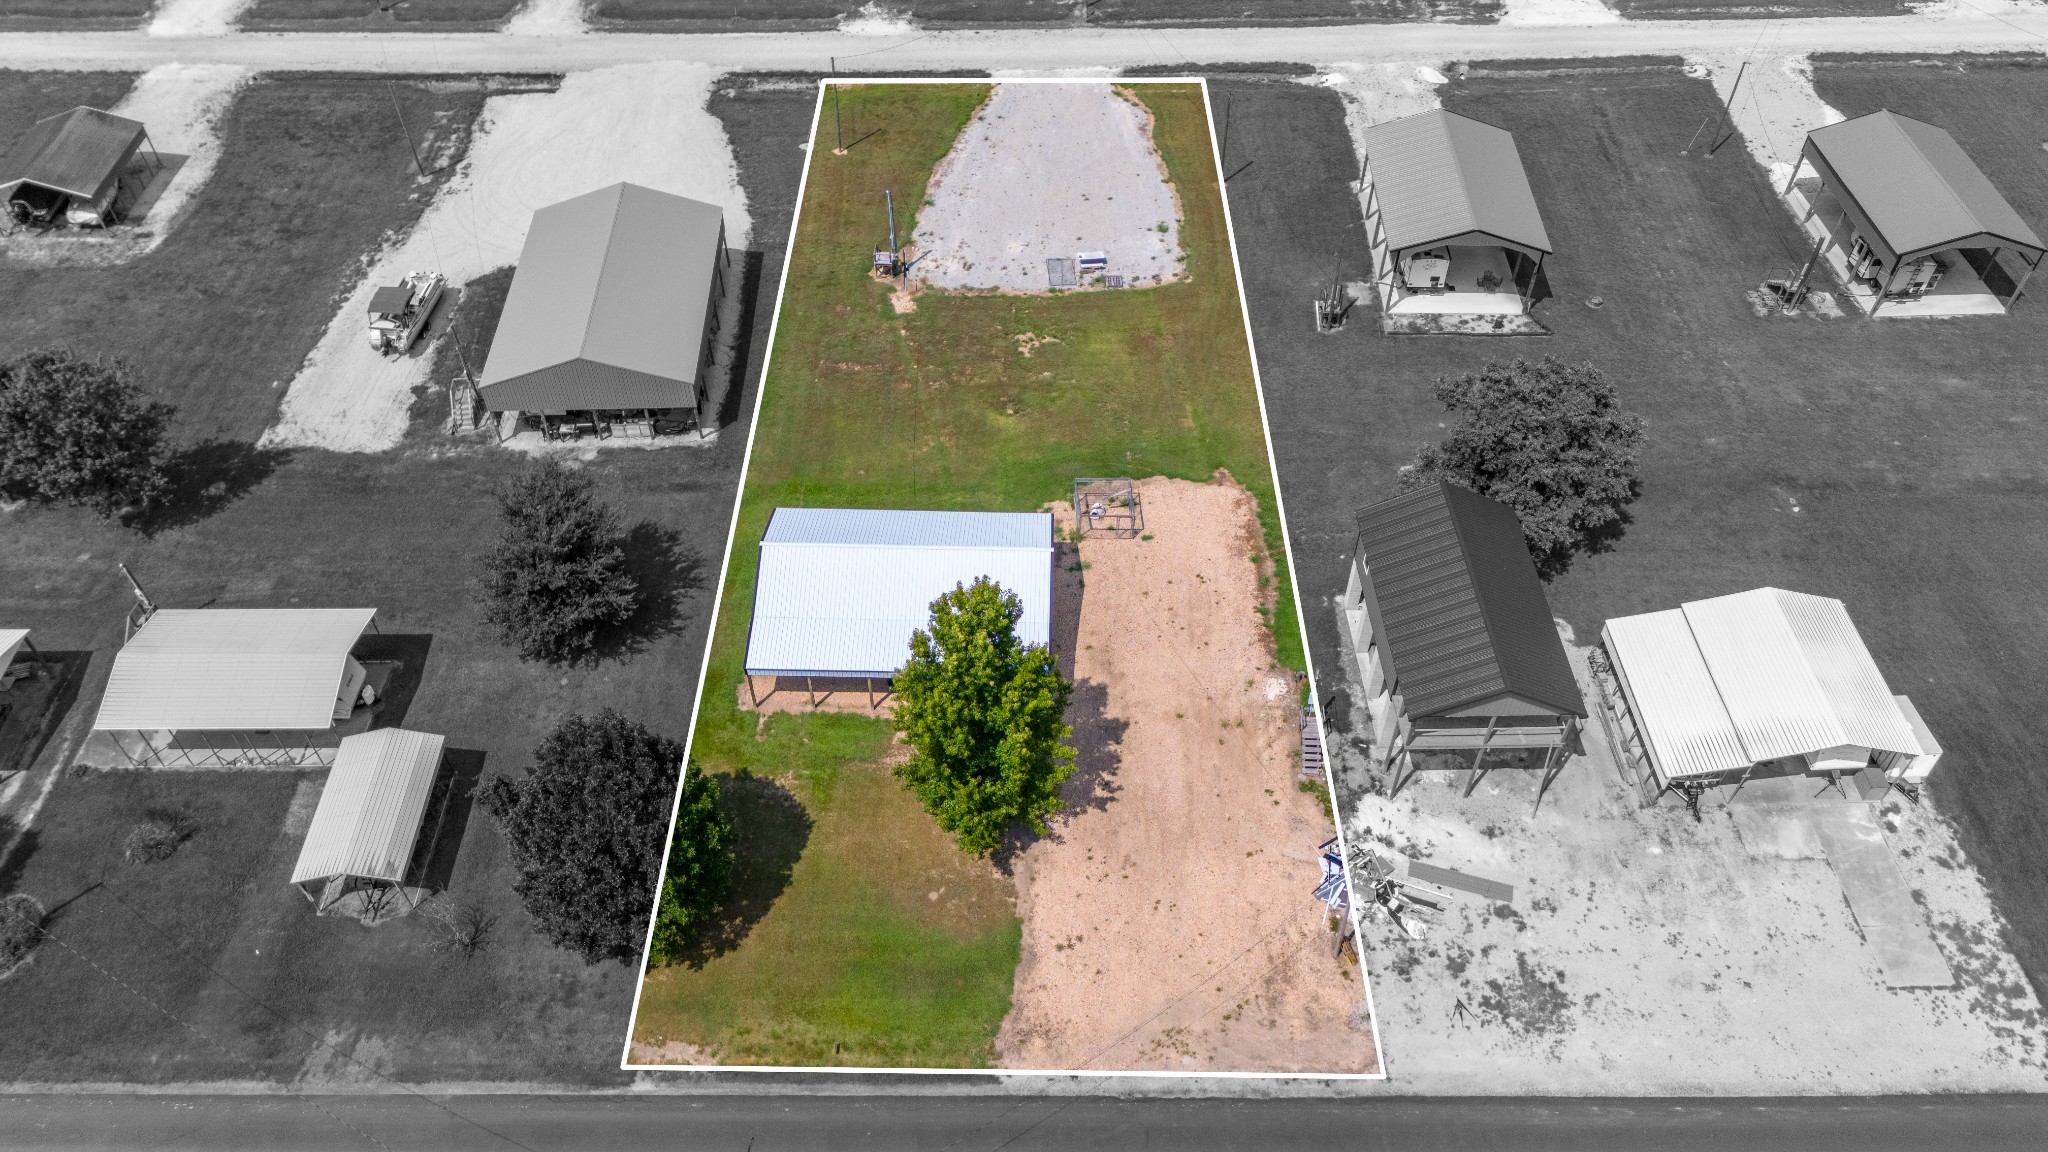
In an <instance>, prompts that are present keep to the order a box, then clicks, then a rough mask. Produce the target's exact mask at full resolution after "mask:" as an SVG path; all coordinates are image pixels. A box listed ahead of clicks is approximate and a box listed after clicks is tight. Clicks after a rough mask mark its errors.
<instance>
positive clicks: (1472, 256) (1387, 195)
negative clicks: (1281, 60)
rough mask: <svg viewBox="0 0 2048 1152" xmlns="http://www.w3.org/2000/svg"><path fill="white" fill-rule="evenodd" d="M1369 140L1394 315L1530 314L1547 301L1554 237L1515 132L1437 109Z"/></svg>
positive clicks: (1382, 259)
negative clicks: (1546, 270) (1545, 278)
mask: <svg viewBox="0 0 2048 1152" xmlns="http://www.w3.org/2000/svg"><path fill="white" fill-rule="evenodd" d="M1360 139H1361V143H1362V147H1363V148H1364V151H1365V165H1366V229H1367V237H1368V240H1369V241H1370V243H1371V245H1372V248H1373V255H1374V270H1375V277H1376V279H1377V280H1378V282H1379V287H1380V292H1381V297H1382V304H1383V305H1384V306H1385V307H1386V308H1387V310H1388V311H1390V312H1397V311H1429V312H1487V311H1513V312H1522V311H1526V310H1527V309H1528V307H1529V305H1530V304H1532V303H1534V302H1535V301H1536V300H1537V299H1538V298H1540V293H1541V291H1542V289H1541V284H1542V270H1543V260H1544V258H1545V257H1546V256H1548V255H1550V252H1551V247H1550V233H1549V232H1548V231H1547V230H1546V229H1545V228H1544V227H1543V214H1542V213H1541V212H1540V211H1539V210H1538V209H1537V207H1536V194H1535V193H1534V192H1533V191H1532V190H1531V189H1530V187H1529V177H1528V173H1527V172H1526V171H1525V170H1524V169H1523V167H1522V155H1521V152H1520V150H1519V149H1517V148H1516V147H1515V138H1514V135H1513V134H1512V133H1510V132H1508V131H1507V130H1506V129H1504V128H1496V127H1494V126H1493V125H1491V124H1486V123H1482V122H1481V121H1478V120H1474V119H1472V118H1470V117H1468V116H1460V115H1458V114H1457V113H1455V112H1446V111H1444V110H1442V109H1436V110H1434V111H1430V112H1423V113H1419V114H1417V115H1414V116H1406V117H1403V118H1401V119H1399V120H1390V121H1387V122H1386V123H1383V124H1374V125H1371V126H1370V127H1367V128H1366V129H1365V130H1364V131H1363V132H1362V133H1361V134H1360Z"/></svg>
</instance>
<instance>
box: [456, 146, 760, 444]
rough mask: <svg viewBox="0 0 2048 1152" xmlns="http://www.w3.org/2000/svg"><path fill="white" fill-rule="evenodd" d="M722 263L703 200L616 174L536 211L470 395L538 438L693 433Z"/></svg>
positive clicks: (714, 219)
mask: <svg viewBox="0 0 2048 1152" xmlns="http://www.w3.org/2000/svg"><path fill="white" fill-rule="evenodd" d="M728 262H729V257H728V255H727V253H726V249H725V217H724V213H723V212H722V211H720V209H719V208H718V206H717V205H715V204H706V203H704V202H703V201H701V200H691V199H688V198H686V197H682V196H675V195H671V194H669V193H667V192H657V191H655V190H654V189H652V188H643V187H641V186H639V185H637V184H614V185H612V186H610V187H608V188H601V189H599V190H597V191H595V192H590V193H586V194H584V195H582V196H578V197H575V198H574V199H570V200H564V201H563V202H561V203H559V204H551V205H549V206H548V207H546V208H542V209H541V210H540V211H538V212H535V213H534V214H533V223H532V226H531V227H530V228H529V229H528V230H527V233H526V245H525V247H523V248H522V249H521V250H520V253H519V268H518V271H516V272H514V273H513V275H512V286H511V288H510V289H509V290H508V291H507V292H506V295H505V309H504V312H503V313H502V314H501V316H500V317H499V320H498V328H497V333H496V335H495V336H494V337H493V338H492V342H491V352H490V356H489V358H488V359H487V361H486V362H485V364H484V369H483V376H482V377H481V380H480V382H479V385H478V388H477V395H478V397H479V398H480V399H481V400H482V402H483V405H484V407H485V408H486V409H487V410H489V411H492V412H500V413H515V414H520V415H519V416H518V417H515V423H517V422H519V421H522V420H523V421H524V422H529V423H531V424H532V425H534V426H535V427H536V428H538V430H539V431H540V433H541V434H542V435H543V436H544V437H546V438H549V439H560V438H576V437H580V436H597V437H601V438H602V437H609V436H613V435H620V436H637V437H651V436H654V435H657V434H662V433H670V432H680V431H684V430H686V429H688V428H693V427H694V428H696V429H698V430H699V431H700V432H701V431H702V429H703V424H704V420H705V418H706V415H707V414H706V413H705V411H704V405H705V403H706V401H707V399H708V395H707V385H708V379H707V375H708V372H709V370H710V368H711V363H712V352H713V349H714V348H715V346H716V339H717V336H718V331H719V320H718V307H719V303H720V301H721V300H722V299H723V298H724V295H725V291H726V284H725V277H726V272H727V264H728Z"/></svg>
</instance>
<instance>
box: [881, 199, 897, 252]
mask: <svg viewBox="0 0 2048 1152" xmlns="http://www.w3.org/2000/svg"><path fill="white" fill-rule="evenodd" d="M882 201H883V203H885V204H887V205H888V206H889V255H891V256H894V255H896V192H895V190H894V189H891V188H884V189H883V190H882Z"/></svg>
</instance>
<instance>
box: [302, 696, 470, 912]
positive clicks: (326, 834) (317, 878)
mask: <svg viewBox="0 0 2048 1152" xmlns="http://www.w3.org/2000/svg"><path fill="white" fill-rule="evenodd" d="M445 743H446V737H442V736H436V735H433V734H431V733H427V732H408V731H406V730H405V729H403V728H379V729H377V730H376V731H373V732H359V733H357V734H356V735H354V736H350V737H348V738H346V739H344V740H343V741H342V742H341V748H340V750H339V751H338V752H337V753H336V755H335V759H334V768H333V770H332V771H330V772H329V773H328V774H327V784H326V787H325V788H323V789H322V790H321V792H320V804H319V807H317V808H315V809H314V811H313V822H312V823H311V824H310V825H309V826H308V827H307V829H306V842H305V844H304V845H303V846H302V847H301V848H300V849H299V862H298V865H297V866H296V867H294V868H293V869H292V883H294V884H297V885H300V887H301V890H302V891H305V890H306V886H307V885H315V884H318V885H325V884H326V883H327V882H328V881H330V880H334V879H361V880H371V881H378V882H382V883H387V884H402V883H404V881H405V874H406V869H407V868H408V867H409V866H410V865H411V862H412V853H413V847H414V845H415V843H416V842H417V841H418V839H419V833H420V821H421V819H422V818H423V817H425V815H426V811H427V800H428V798H429V797H430V796H431V794H432V793H433V790H434V777H435V775H436V774H437V773H438V772H439V771H440V768H441V749H442V746H443V745H444V744H445ZM306 894H307V896H308V897H309V898H312V897H313V896H314V894H313V893H312V892H310V891H307V892H306Z"/></svg>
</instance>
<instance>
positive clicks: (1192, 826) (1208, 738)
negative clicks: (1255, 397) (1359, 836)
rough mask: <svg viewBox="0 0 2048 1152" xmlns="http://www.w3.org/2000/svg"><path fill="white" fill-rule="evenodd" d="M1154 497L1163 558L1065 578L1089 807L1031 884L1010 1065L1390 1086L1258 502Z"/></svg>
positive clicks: (1146, 552) (1062, 622) (1123, 556)
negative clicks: (1310, 760) (1323, 857)
mask: <svg viewBox="0 0 2048 1152" xmlns="http://www.w3.org/2000/svg"><path fill="white" fill-rule="evenodd" d="M1139 491H1140V494H1141V499H1142V501H1143V504H1144V513H1145V528H1146V532H1147V533H1148V534H1149V536H1150V537H1151V538H1150V539H1146V540H1114V539H1106V538H1100V537H1098V538H1093V539H1088V540H1084V541H1083V542H1082V543H1081V545H1080V551H1079V554H1080V558H1081V561H1082V562H1083V563H1084V564H1086V565H1087V567H1086V569H1085V572H1081V573H1077V572H1073V571H1072V569H1071V567H1070V566H1069V567H1067V568H1063V569H1062V572H1061V579H1062V585H1061V587H1060V588H1059V589H1058V592H1057V597H1056V601H1055V604H1056V607H1055V612H1056V614H1063V615H1062V617H1061V619H1059V620H1058V621H1056V623H1055V625H1054V635H1055V637H1056V641H1055V643H1056V644H1061V646H1063V647H1064V646H1067V644H1063V643H1062V642H1061V641H1060V640H1059V639H1057V638H1060V637H1069V636H1071V637H1073V640H1072V641H1071V642H1068V643H1070V644H1071V648H1072V657H1073V674H1074V677H1075V680H1076V690H1075V696H1074V703H1073V705H1072V706H1071V708H1070V709H1069V713H1068V714H1069V718H1070V720H1071V721H1072V723H1073V724H1074V728H1075V741H1076V745H1077V747H1078V748H1079V749H1080V751H1081V757H1080V764H1079V770H1078V771H1077V772H1076V773H1075V776H1074V779H1073V780H1072V781H1071V782H1070V784H1069V787H1068V798H1069V800H1070V802H1071V803H1072V804H1073V805H1074V806H1075V807H1074V808H1073V809H1072V810H1071V812H1070V813H1069V814H1068V815H1067V816H1065V817H1063V818H1062V819H1061V820H1060V821H1059V823H1058V825H1057V827H1056V828H1055V834H1054V835H1053V836H1052V837H1051V838H1049V839H1046V840H1042V841H1039V842H1037V843H1035V844H1033V845H1031V846H1030V847H1029V848H1028V849H1027V850H1026V851H1025V852H1024V853H1023V855H1022V857H1021V858H1020V859H1019V861H1018V863H1017V869H1016V874H1017V880H1018V911H1019V914H1020V915H1021V916H1022V918H1023V921H1024V946H1023V958H1022V961H1021V963H1020V964H1019V966H1018V969H1017V989H1016V998H1015V1001H1014V1003H1013V1006H1012V1008H1011V1011H1010V1015H1009V1018H1008V1019H1006V1020H1005V1021H1004V1023H1003V1029H1002V1032H1001V1033H1000V1034H999V1035H998V1036H997V1038H996V1051H997V1062H998V1063H999V1064H1001V1065H1002V1066H1005V1067H1011V1068H1043V1069H1074V1070H1080V1069H1098V1070H1116V1069H1132V1070H1138V1069H1143V1070H1170V1071H1201V1072H1217V1071H1269V1072H1280V1071H1309V1072H1326V1073H1361V1072H1371V1071H1374V1070H1375V1069H1376V1063H1377V1062H1376V1059H1375V1056H1374V1051H1373V1043H1372V1036H1371V1033H1370V1031H1368V1030H1367V1029H1366V1026H1365V1024H1364V1022H1363V1020H1362V1013H1361V1007H1362V1005H1363V1003H1364V998H1365V993H1364V988H1363V986H1362V984H1361V983H1360V978H1359V973H1358V970H1357V969H1356V968H1352V967H1348V966H1345V965H1343V964H1341V963H1340V962H1339V961H1338V960H1337V959H1336V958H1335V957H1334V956H1333V955H1332V943H1333V941H1334V937H1333V936H1332V935H1331V933H1330V932H1329V930H1328V928H1327V926H1326V924H1325V921H1324V917H1323V909H1322V905H1321V904H1319V903H1318V902H1316V901H1315V900H1314V899H1313V898H1312V896H1311V893H1312V891H1313V889H1314V888H1315V884H1316V881H1317V879H1318V877H1319V866H1318V864H1317V862H1316V847H1317V845H1318V844H1320V843H1321V842H1322V841H1323V840H1325V839H1327V838H1328V837H1329V836H1330V835H1331V834H1332V830H1331V828H1330V826H1329V824H1328V823H1327V821H1326V820H1325V818H1324V816H1323V812H1322V808H1321V806H1320V805H1319V804H1318V803H1317V801H1316V799H1315V798H1314V797H1313V796H1310V795H1306V794H1304V793H1301V792H1299V791H1297V790H1296V788H1295V774H1296V767H1295V765H1296V761H1295V759H1294V750H1295V747H1296V745H1295V741H1296V740H1297V739H1298V736H1297V732H1296V729H1295V718H1296V717H1297V716H1298V715H1299V713H1298V712H1296V710H1295V705H1294V694H1295V682H1294V677H1293V674H1292V673H1289V672H1286V671H1285V670H1276V669H1275V668H1274V667H1273V657H1272V651H1273V649H1272V640H1271V638H1270V637H1269V636H1268V635H1267V634H1266V633H1265V632H1264V630H1263V629H1262V628H1261V627H1260V626H1259V623H1258V616H1257V615H1256V614H1255V612H1254V606H1255V605H1256V604H1257V603H1258V600H1259V582H1258V580H1259V577H1258V573H1257V571H1256V570H1255V569H1254V567H1253V565H1252V562H1251V559H1250V557H1251V556H1252V555H1253V553H1254V552H1255V551H1256V550H1257V549H1258V548H1259V528H1258V520H1257V515H1256V511H1255V508H1254V505H1253V502H1252V499H1251V497H1250V496H1249V495H1247V494H1246V493H1245V492H1244V490H1243V489H1241V488H1239V487H1237V486H1236V485H1235V484H1222V483H1218V484H1193V483H1189V482H1186V481H1180V480H1163V479H1156V478H1155V479H1152V480H1146V481H1143V482H1141V483H1140V484H1139ZM1067 519H1068V520H1069V521H1070V520H1071V512H1069V513H1068V514H1067ZM1083 577H1085V588H1084V587H1081V586H1080V585H1081V580H1082V578H1083Z"/></svg>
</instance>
